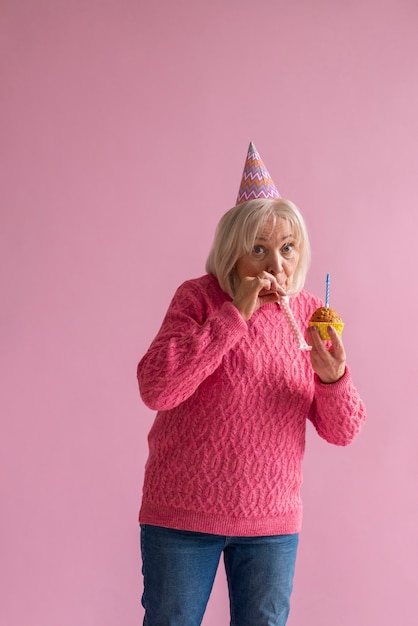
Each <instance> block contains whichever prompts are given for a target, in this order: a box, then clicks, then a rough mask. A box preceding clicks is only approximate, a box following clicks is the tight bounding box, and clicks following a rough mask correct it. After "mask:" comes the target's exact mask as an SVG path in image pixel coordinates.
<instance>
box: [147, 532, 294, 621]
mask: <svg viewBox="0 0 418 626" xmlns="http://www.w3.org/2000/svg"><path fill="white" fill-rule="evenodd" d="M298 540H299V536H298V535H297V534H292V535H275V536H267V537H224V536H220V535H210V534H206V533H196V532H189V531H182V530H174V529H171V528H161V527H159V526H149V525H142V526H141V551H142V573H143V575H144V593H143V596H142V604H143V606H144V608H145V617H144V622H143V624H144V626H199V625H200V624H201V622H202V619H203V615H204V612H205V609H206V605H207V602H208V600H209V596H210V593H211V591H212V586H213V581H214V579H215V574H216V570H217V568H218V564H219V560H220V556H221V554H222V553H223V558H224V564H225V571H226V576H227V581H228V590H229V601H230V611H231V622H230V624H231V626H284V625H285V624H286V622H287V617H288V614H289V608H290V595H291V592H292V587H293V575H294V570H295V560H296V551H297V545H298Z"/></svg>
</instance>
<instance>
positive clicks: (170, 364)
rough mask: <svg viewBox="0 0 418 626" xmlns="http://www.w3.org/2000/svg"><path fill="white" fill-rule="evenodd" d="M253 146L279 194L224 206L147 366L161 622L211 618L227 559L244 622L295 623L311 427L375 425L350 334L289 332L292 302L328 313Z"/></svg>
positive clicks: (147, 505)
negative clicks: (203, 260)
mask: <svg viewBox="0 0 418 626" xmlns="http://www.w3.org/2000/svg"><path fill="white" fill-rule="evenodd" d="M250 150H252V157H256V159H258V167H259V168H260V167H261V168H262V174H263V176H264V178H265V179H266V180H267V190H268V191H263V193H264V195H266V196H267V195H268V193H270V191H271V190H272V194H271V195H273V197H265V198H262V199H256V200H251V199H250V200H248V201H244V202H239V203H238V204H237V206H235V207H234V208H233V209H231V210H230V211H228V212H227V213H226V214H225V215H224V217H223V218H222V219H221V221H220V223H219V225H218V229H217V232H216V235H215V241H214V244H213V247H212V250H211V252H210V254H209V258H208V261H207V266H206V269H207V274H206V275H204V276H202V277H200V278H196V279H194V280H189V281H186V282H185V283H184V284H183V285H181V286H180V287H179V289H178V290H177V292H176V294H175V295H174V298H173V300H172V302H171V304H170V306H169V309H168V311H167V314H166V316H165V318H164V321H163V323H162V326H161V329H160V331H159V332H158V334H157V336H156V338H155V339H154V341H153V342H152V344H151V346H150V348H149V350H148V351H147V353H146V354H145V356H144V357H143V358H142V360H141V361H140V363H139V365H138V381H139V388H140V393H141V396H142V399H143V401H144V402H145V404H146V405H147V406H148V407H150V408H151V409H154V410H156V411H158V413H157V416H156V419H155V422H154V424H153V426H152V428H151V431H150V433H149V458H148V462H147V465H146V472H145V482H144V489H143V499H142V506H141V510H140V516H139V520H140V523H141V548H142V560H143V574H144V593H143V599H142V602H143V605H144V608H145V618H144V624H145V625H148V626H163V625H164V626H165V625H169V624H170V625H171V626H173V625H180V624H181V625H188V626H197V625H198V624H201V621H202V618H203V615H204V612H205V608H206V604H207V601H208V598H209V595H210V592H211V589H212V585H213V581H214V578H215V574H216V571H217V568H218V564H219V560H220V557H221V554H223V559H224V564H225V570H226V576H227V581H228V589H229V598H230V611H231V624H232V625H235V626H267V625H269V626H271V625H277V626H283V625H284V624H286V621H287V616H288V613H289V603H290V595H291V591H292V585H293V575H294V567H295V559H296V551H297V544H298V533H299V531H300V528H301V518H302V504H301V498H300V488H301V482H302V470H301V466H302V459H303V454H304V446H305V429H306V421H307V420H310V421H311V422H312V423H313V425H314V427H315V428H316V430H317V432H318V434H319V435H320V436H321V437H323V438H324V439H325V440H326V441H328V442H330V443H333V444H337V445H347V444H349V443H350V442H351V441H352V440H353V439H354V437H355V436H356V435H357V433H358V432H359V430H360V428H361V426H362V424H363V422H364V420H365V409H364V406H363V403H362V401H361V400H360V397H359V395H358V392H357V391H356V389H355V387H354V385H353V382H352V379H351V374H350V370H349V368H348V366H347V365H346V357H345V351H344V346H343V343H342V340H341V338H340V337H339V336H338V334H337V333H336V331H335V330H334V329H333V328H330V329H329V334H330V337H331V346H330V347H328V345H327V344H324V343H323V341H322V340H321V338H320V336H319V334H318V331H317V329H316V328H307V331H306V333H307V340H308V343H309V344H310V346H311V347H312V348H311V350H310V351H309V352H308V351H306V352H303V351H300V350H299V349H298V346H297V344H296V342H295V339H294V336H293V335H292V333H291V332H289V327H288V325H287V322H286V319H285V316H284V314H283V311H282V307H281V305H280V302H281V297H283V296H284V295H286V294H287V295H290V296H292V297H291V298H290V306H291V309H292V313H293V316H294V318H295V320H296V321H297V323H298V324H299V325H300V326H301V327H303V328H305V327H306V326H307V322H308V320H309V318H310V316H311V314H312V313H313V311H314V310H315V309H316V308H317V307H319V306H322V302H321V301H320V300H319V299H318V298H316V297H315V296H313V295H311V294H309V293H307V292H306V291H304V290H303V285H304V281H305V276H306V272H307V268H308V265H309V259H310V247H309V240H308V235H307V232H306V227H305V224H304V220H303V218H302V216H301V214H300V212H299V211H298V209H297V208H296V206H295V205H294V204H292V203H291V202H289V201H287V200H284V199H281V198H280V197H279V194H278V192H277V189H276V188H275V186H274V183H272V181H271V179H269V175H268V172H267V170H265V168H264V164H263V163H262V161H261V159H260V157H259V155H258V153H257V152H256V151H255V147H254V146H253V144H250ZM248 158H250V151H249V156H248V157H247V159H248ZM244 172H245V170H244ZM269 180H270V182H268V181H269Z"/></svg>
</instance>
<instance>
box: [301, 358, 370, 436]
mask: <svg viewBox="0 0 418 626" xmlns="http://www.w3.org/2000/svg"><path fill="white" fill-rule="evenodd" d="M310 420H311V421H312V423H313V425H314V426H315V428H316V430H317V432H318V434H319V435H320V436H321V437H322V438H323V439H325V440H326V441H328V442H329V443H333V444H335V445H339V446H346V445H348V444H349V443H351V442H352V441H353V439H354V438H355V437H356V435H357V434H358V433H359V431H360V429H361V427H362V426H363V424H364V422H365V420H366V409H365V406H364V404H363V402H362V400H361V398H360V396H359V394H358V391H357V389H356V388H355V387H354V385H353V382H352V379H351V373H350V370H349V368H348V367H346V371H345V374H344V376H343V377H342V378H340V380H338V381H337V382H336V383H332V384H324V383H322V382H321V380H320V379H319V377H318V376H317V375H316V374H315V395H314V400H313V403H312V407H311V413H310Z"/></svg>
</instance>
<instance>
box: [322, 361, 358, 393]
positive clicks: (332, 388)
mask: <svg viewBox="0 0 418 626" xmlns="http://www.w3.org/2000/svg"><path fill="white" fill-rule="evenodd" d="M314 381H315V389H316V391H318V392H319V393H320V394H321V395H323V396H334V395H342V394H344V393H345V392H346V391H347V390H348V389H351V388H352V385H353V381H352V379H351V371H350V368H349V367H348V365H346V366H345V372H344V374H343V375H342V376H341V378H340V379H339V380H337V382H335V383H323V382H322V380H321V379H320V378H319V376H318V374H314Z"/></svg>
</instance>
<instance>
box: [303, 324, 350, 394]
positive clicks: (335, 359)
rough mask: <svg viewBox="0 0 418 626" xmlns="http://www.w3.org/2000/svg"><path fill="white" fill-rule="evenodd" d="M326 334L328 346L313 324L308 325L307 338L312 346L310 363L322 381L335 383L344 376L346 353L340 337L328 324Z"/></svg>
mask: <svg viewBox="0 0 418 626" xmlns="http://www.w3.org/2000/svg"><path fill="white" fill-rule="evenodd" d="M328 334H329V336H330V338H331V346H330V347H329V348H328V347H327V346H326V345H325V344H324V342H323V341H322V339H321V336H320V334H319V330H318V329H317V328H315V326H309V328H308V330H307V339H308V343H309V345H310V346H312V350H311V351H310V357H311V364H312V367H313V370H314V372H315V373H316V374H317V375H318V376H319V378H320V379H321V381H322V382H323V383H336V382H337V380H339V379H340V378H341V377H342V376H344V372H345V362H346V355H345V349H344V345H343V342H342V339H341V337H340V336H339V334H338V333H337V331H336V330H335V328H333V327H332V326H330V327H329V328H328Z"/></svg>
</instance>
